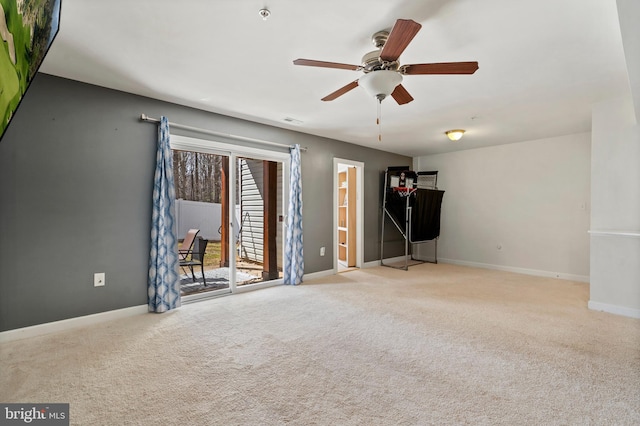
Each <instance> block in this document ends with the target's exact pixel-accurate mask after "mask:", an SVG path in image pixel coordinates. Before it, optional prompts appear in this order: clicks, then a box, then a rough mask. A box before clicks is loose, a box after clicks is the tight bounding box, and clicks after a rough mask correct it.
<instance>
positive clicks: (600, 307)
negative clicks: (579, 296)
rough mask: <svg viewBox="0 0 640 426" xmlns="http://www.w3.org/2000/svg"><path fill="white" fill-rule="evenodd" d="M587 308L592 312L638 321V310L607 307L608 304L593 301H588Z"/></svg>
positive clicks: (639, 317) (639, 313)
mask: <svg viewBox="0 0 640 426" xmlns="http://www.w3.org/2000/svg"><path fill="white" fill-rule="evenodd" d="M587 306H588V307H589V309H591V310H593V311H601V312H608V313H610V314H615V315H622V316H625V317H631V318H637V319H640V309H633V308H627V307H625V306H617V305H609V304H608V303H601V302H594V301H593V300H589V303H588V305H587Z"/></svg>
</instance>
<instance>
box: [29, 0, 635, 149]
mask: <svg viewBox="0 0 640 426" xmlns="http://www.w3.org/2000/svg"><path fill="white" fill-rule="evenodd" d="M263 7H267V8H268V9H270V11H271V17H270V18H269V19H268V20H266V21H263V20H262V19H261V17H260V16H259V15H258V10H259V9H261V8H263ZM398 18H403V19H413V20H415V21H417V22H419V23H421V24H422V29H421V31H420V32H419V33H418V34H417V36H416V37H415V38H414V39H413V41H412V42H411V44H410V45H409V47H408V48H407V49H406V50H405V51H404V53H403V55H402V56H401V58H400V62H401V64H411V63H428V62H454V61H478V62H479V66H480V68H479V70H478V71H477V72H476V73H475V74H473V75H453V76H438V75H410V76H405V78H404V81H403V85H404V87H405V88H406V89H407V90H408V91H409V93H411V95H412V96H413V97H414V98H415V100H414V101H413V102H411V103H409V104H406V105H401V106H400V105H397V104H396V103H395V102H394V101H393V99H391V98H388V99H386V100H385V101H384V102H383V103H382V141H381V142H379V141H378V129H377V126H376V113H377V111H376V109H377V108H376V100H375V99H374V98H370V97H369V96H368V95H367V94H366V93H365V91H364V90H363V89H362V88H360V87H358V88H356V89H354V90H352V91H351V92H349V93H347V94H345V95H343V96H342V97H340V98H338V99H336V100H335V101H331V102H322V101H320V99H321V98H322V97H324V96H326V95H328V94H329V93H331V92H333V91H334V90H336V89H338V88H340V87H342V86H344V85H345V84H347V83H349V82H351V81H353V80H356V79H357V78H358V77H359V76H360V75H361V73H360V72H357V71H347V70H339V69H329V68H315V67H305V66H294V65H293V64H292V61H293V60H294V59H297V58H307V59H316V60H321V61H331V62H342V63H348V64H355V65H358V64H359V63H360V59H361V57H362V56H363V55H364V54H365V53H367V52H369V51H371V50H374V46H373V45H372V44H371V41H370V39H371V35H372V34H373V33H374V32H376V31H379V30H382V29H390V28H391V27H392V26H393V24H394V22H395V20H396V19H398ZM40 71H41V72H44V73H48V74H53V75H57V76H61V77H65V78H70V79H74V80H78V81H83V82H87V83H92V84H96V85H99V86H104V87H109V88H113V89H117V90H123V91H126V92H130V93H135V94H139V95H143V96H149V97H152V98H156V99H161V100H164V101H169V102H174V103H177V104H182V105H187V106H191V107H195V108H199V109H202V110H207V111H212V112H216V113H220V114H225V115H229V116H233V117H239V118H244V119H247V120H251V121H256V122H260V123H265V124H270V125H273V126H277V127H282V128H288V129H293V130H297V131H300V132H304V133H310V134H314V135H320V136H325V137H328V138H332V139H337V140H342V141H347V142H352V143H355V144H359V145H364V146H370V147H375V148H378V149H382V150H385V151H390V152H397V153H401V154H406V155H410V156H418V155H425V154H432V153H440V152H447V151H454V150H459V149H470V148H477V147H483V146H489V145H497V144H504V143H510V142H518V141H523V140H535V139H539V138H545V137H552V136H558V135H565V134H571V133H578V132H588V131H590V130H591V105H592V104H593V103H594V102H597V101H599V100H602V99H608V98H611V97H615V96H618V95H621V94H623V93H625V92H626V91H628V79H627V74H626V70H625V62H624V55H623V50H622V44H621V38H620V30H619V25H618V18H617V11H616V1H615V0H535V1H533V0H484V1H478V0H423V1H419V0H398V1H389V0H339V1H338V0H324V1H320V2H311V1H303V0H269V1H267V0H242V1H240V0H182V1H175V0H133V1H132V0H111V1H104V0H63V1H62V18H61V23H60V33H59V34H58V37H57V38H56V40H55V42H54V44H53V46H52V47H51V49H50V51H49V53H48V55H47V57H46V59H45V62H44V64H43V66H42V67H41V69H40ZM140 112H141V113H142V112H144V111H140ZM287 117H289V118H293V119H296V120H299V121H301V122H302V123H301V124H297V125H292V124H289V123H287V122H285V121H284V119H285V118H287ZM169 119H171V117H169ZM182 124H187V125H188V124H190V123H182ZM452 128H463V129H466V130H467V134H466V135H465V136H464V137H463V138H462V140H461V141H459V142H455V143H453V142H449V141H448V140H447V139H446V137H445V136H444V131H446V130H449V129H452ZM216 130H218V131H221V132H224V131H225V129H216ZM236 133H237V132H236ZM247 136H252V137H259V135H247Z"/></svg>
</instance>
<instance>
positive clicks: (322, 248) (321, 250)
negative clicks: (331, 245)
mask: <svg viewBox="0 0 640 426" xmlns="http://www.w3.org/2000/svg"><path fill="white" fill-rule="evenodd" d="M320 256H324V247H320Z"/></svg>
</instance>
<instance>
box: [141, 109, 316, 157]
mask: <svg viewBox="0 0 640 426" xmlns="http://www.w3.org/2000/svg"><path fill="white" fill-rule="evenodd" d="M140 120H142V121H148V122H150V123H160V120H158V119H157V118H152V117H149V116H148V115H147V114H140ZM169 126H170V127H176V128H178V129H183V130H190V131H192V132H198V133H204V134H207V135H211V136H221V137H224V138H229V139H235V140H239V141H244V142H253V143H259V144H263V145H271V146H279V147H281V148H287V147H288V148H293V145H285V144H282V143H277V142H270V141H265V140H262V139H254V138H248V137H245V136H237V135H230V134H228V133H221V132H214V131H213V130H207V129H202V128H200V127H192V126H187V125H184V124H179V123H172V122H171V121H170V122H169ZM300 151H302V152H306V151H307V147H302V146H301V147H300Z"/></svg>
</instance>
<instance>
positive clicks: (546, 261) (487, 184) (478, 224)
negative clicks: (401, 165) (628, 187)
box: [413, 133, 591, 281]
mask: <svg viewBox="0 0 640 426" xmlns="http://www.w3.org/2000/svg"><path fill="white" fill-rule="evenodd" d="M468 136H470V135H468ZM459 143H464V138H463V139H462V140H461V141H460V142H459ZM590 145H591V135H590V134H589V133H582V134H574V135H568V136H560V137H555V138H549V139H542V140H535V141H527V142H520V143H513V144H508V145H500V146H495V147H488V148H481V149H473V150H465V151H458V152H452V153H447V154H437V155H429V156H424V157H417V158H415V159H414V164H413V167H414V170H416V171H428V170H438V172H439V173H438V187H439V189H442V190H445V194H444V199H443V202H442V218H441V232H440V239H439V242H438V258H439V261H443V262H451V263H458V264H466V265H471V266H480V267H487V268H495V269H504V270H512V271H516V272H523V273H529V274H534V275H543V276H553V277H559V278H566V279H573V280H580V281H588V277H589V236H588V230H589V209H590V162H591V158H590V157H591V146H590ZM498 247H500V249H499V248H498ZM432 250H433V249H432V247H431V246H429V245H425V246H424V247H420V248H418V252H419V253H420V254H421V255H422V254H425V253H428V254H430V253H432Z"/></svg>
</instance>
